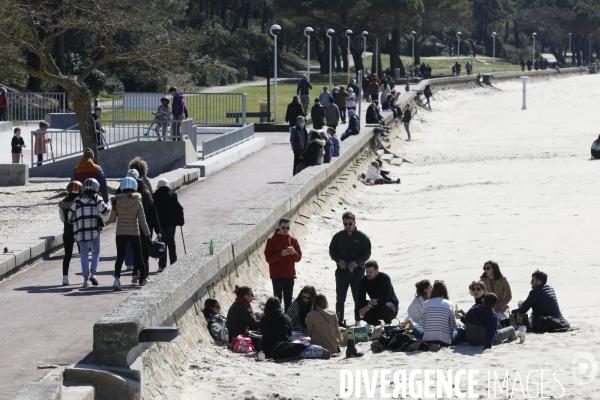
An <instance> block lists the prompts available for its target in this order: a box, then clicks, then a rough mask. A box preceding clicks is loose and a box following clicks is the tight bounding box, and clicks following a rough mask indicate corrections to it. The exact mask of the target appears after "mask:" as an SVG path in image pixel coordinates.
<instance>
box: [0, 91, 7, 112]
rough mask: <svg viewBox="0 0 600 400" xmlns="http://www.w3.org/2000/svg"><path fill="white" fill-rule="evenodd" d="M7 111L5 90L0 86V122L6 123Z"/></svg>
mask: <svg viewBox="0 0 600 400" xmlns="http://www.w3.org/2000/svg"><path fill="white" fill-rule="evenodd" d="M7 110H8V99H7V97H6V89H4V87H2V86H0V121H8V119H7V118H6V111H7Z"/></svg>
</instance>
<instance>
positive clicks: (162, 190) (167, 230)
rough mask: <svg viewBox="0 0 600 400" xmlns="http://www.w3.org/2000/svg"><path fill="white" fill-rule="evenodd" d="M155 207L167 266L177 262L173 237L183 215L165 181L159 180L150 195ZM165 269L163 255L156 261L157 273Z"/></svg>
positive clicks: (182, 221) (176, 199) (181, 224)
mask: <svg viewBox="0 0 600 400" xmlns="http://www.w3.org/2000/svg"><path fill="white" fill-rule="evenodd" d="M152 199H153V200H154V204H155V205H156V215H157V216H158V222H159V223H160V236H162V239H163V241H164V242H165V244H166V245H167V249H168V250H169V265H173V264H174V263H175V262H176V261H177V248H176V246H175V236H176V234H177V227H178V226H183V224H184V221H185V219H184V215H183V207H182V206H181V203H179V199H178V198H177V193H175V192H174V191H172V190H171V188H170V187H169V181H168V180H167V179H164V178H163V179H160V180H159V181H158V183H157V184H156V192H154V194H153V195H152ZM166 267H167V254H166V253H165V254H164V255H163V256H162V257H161V258H159V259H158V272H162V271H164V270H165V268H166Z"/></svg>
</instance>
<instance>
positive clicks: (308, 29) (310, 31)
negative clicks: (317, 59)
mask: <svg viewBox="0 0 600 400" xmlns="http://www.w3.org/2000/svg"><path fill="white" fill-rule="evenodd" d="M314 31H315V30H314V29H313V28H311V27H310V26H308V27H306V28H304V36H306V37H307V39H308V42H307V50H306V60H307V61H306V64H307V67H306V75H307V77H308V81H309V82H310V37H311V35H312V34H313V32H314Z"/></svg>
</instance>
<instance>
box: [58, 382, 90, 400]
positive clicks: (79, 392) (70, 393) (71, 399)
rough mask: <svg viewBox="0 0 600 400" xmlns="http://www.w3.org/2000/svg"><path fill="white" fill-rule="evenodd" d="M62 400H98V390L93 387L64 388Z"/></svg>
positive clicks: (69, 386) (76, 386) (74, 386)
mask: <svg viewBox="0 0 600 400" xmlns="http://www.w3.org/2000/svg"><path fill="white" fill-rule="evenodd" d="M62 400H96V388H95V387H94V386H93V385H72V386H71V385H68V386H63V389H62Z"/></svg>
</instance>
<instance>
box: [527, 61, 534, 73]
mask: <svg viewBox="0 0 600 400" xmlns="http://www.w3.org/2000/svg"><path fill="white" fill-rule="evenodd" d="M526 64H527V71H531V67H533V63H532V62H531V60H527V63H526Z"/></svg>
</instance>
